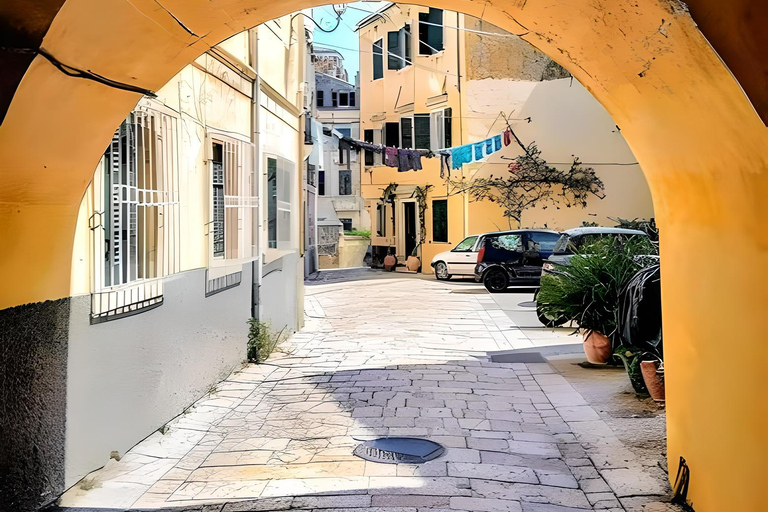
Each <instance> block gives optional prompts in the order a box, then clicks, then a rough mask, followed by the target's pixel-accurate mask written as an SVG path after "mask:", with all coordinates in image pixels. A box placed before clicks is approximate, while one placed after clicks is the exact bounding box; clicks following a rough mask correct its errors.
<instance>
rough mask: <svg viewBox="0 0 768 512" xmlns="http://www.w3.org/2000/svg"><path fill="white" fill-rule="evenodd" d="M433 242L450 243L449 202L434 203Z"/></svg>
mask: <svg viewBox="0 0 768 512" xmlns="http://www.w3.org/2000/svg"><path fill="white" fill-rule="evenodd" d="M432 241H433V242H447V241H448V200H447V199H435V200H434V201H432Z"/></svg>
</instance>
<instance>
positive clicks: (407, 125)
mask: <svg viewBox="0 0 768 512" xmlns="http://www.w3.org/2000/svg"><path fill="white" fill-rule="evenodd" d="M400 135H401V140H402V147H403V148H412V147H413V125H412V124H411V118H410V117H403V118H402V119H400Z"/></svg>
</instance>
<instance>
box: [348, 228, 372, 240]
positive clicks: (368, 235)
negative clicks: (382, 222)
mask: <svg viewBox="0 0 768 512" xmlns="http://www.w3.org/2000/svg"><path fill="white" fill-rule="evenodd" d="M344 234H345V235H347V236H362V237H363V238H371V232H370V230H367V229H352V230H350V231H345V232H344Z"/></svg>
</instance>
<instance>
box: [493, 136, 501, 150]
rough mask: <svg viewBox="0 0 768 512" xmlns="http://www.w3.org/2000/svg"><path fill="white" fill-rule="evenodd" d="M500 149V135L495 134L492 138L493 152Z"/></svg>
mask: <svg viewBox="0 0 768 512" xmlns="http://www.w3.org/2000/svg"><path fill="white" fill-rule="evenodd" d="M496 151H501V135H497V136H495V137H494V138H493V152H494V153H495V152H496Z"/></svg>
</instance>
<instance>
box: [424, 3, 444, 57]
mask: <svg viewBox="0 0 768 512" xmlns="http://www.w3.org/2000/svg"><path fill="white" fill-rule="evenodd" d="M428 18H429V20H428V21H429V22H430V23H432V25H429V31H428V34H429V35H428V39H427V43H428V44H429V46H431V47H432V48H434V50H433V51H435V50H436V51H438V52H439V51H441V50H442V49H443V27H442V25H443V10H442V9H433V8H432V7H430V8H429V15H428ZM435 25H440V26H435Z"/></svg>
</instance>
